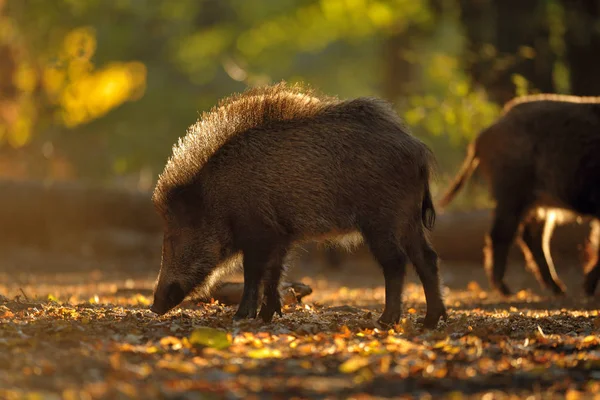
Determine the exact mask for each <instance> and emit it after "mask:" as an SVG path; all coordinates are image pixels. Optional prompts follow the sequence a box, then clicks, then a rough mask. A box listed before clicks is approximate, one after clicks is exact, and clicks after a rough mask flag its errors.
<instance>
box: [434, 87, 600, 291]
mask: <svg viewBox="0 0 600 400" xmlns="http://www.w3.org/2000/svg"><path fill="white" fill-rule="evenodd" d="M478 167H479V169H480V170H481V172H482V173H483V176H484V178H485V179H486V180H487V181H488V183H489V188H490V192H491V195H492V197H493V198H494V199H495V201H496V206H495V210H494V219H493V224H492V227H491V230H490V232H489V234H488V235H487V236H486V248H485V262H484V264H485V268H486V271H487V273H488V277H489V280H490V283H491V285H492V287H493V288H495V289H497V290H498V291H500V292H501V293H502V294H504V295H509V294H510V293H511V291H510V289H509V288H508V286H507V285H506V283H505V282H504V274H505V270H506V261H507V255H508V251H509V247H510V245H511V243H512V241H513V240H514V238H515V237H516V238H517V243H518V245H519V247H520V248H521V250H522V252H523V254H524V256H525V259H526V261H527V264H528V266H529V268H530V269H531V270H532V271H533V272H534V274H535V276H536V278H537V280H538V281H539V282H540V284H541V285H542V286H544V287H548V288H550V289H551V290H552V291H553V293H555V294H557V295H558V294H563V293H564V292H565V286H564V284H563V283H562V282H561V281H560V279H559V278H558V276H557V274H556V271H555V269H554V264H553V261H552V257H551V254H550V238H551V236H552V231H553V228H554V226H555V222H556V221H557V216H559V217H560V216H564V217H565V218H566V219H567V220H569V219H572V218H573V216H586V217H590V218H591V219H592V229H591V233H590V240H589V244H590V250H592V251H593V253H591V254H590V257H589V261H588V263H587V266H586V267H585V271H586V272H585V279H584V289H585V293H586V294H588V295H593V294H594V291H595V290H596V286H597V283H598V279H599V278H600V262H599V260H600V258H599V257H598V242H599V240H600V222H599V221H598V218H600V98H596V97H577V96H566V95H552V94H540V95H530V96H524V97H518V98H515V99H513V100H511V101H510V102H508V103H507V104H506V105H505V107H504V109H503V114H502V115H501V117H500V118H499V119H498V120H497V121H496V122H495V123H494V124H493V125H491V126H490V127H488V128H487V129H485V130H483V131H482V132H481V133H480V134H479V136H478V137H477V138H476V139H475V140H474V141H473V142H472V143H471V144H470V145H469V147H468V154H467V157H466V159H465V160H464V162H463V165H462V168H461V170H460V172H459V173H458V175H457V176H456V178H455V179H454V181H453V183H452V184H451V185H450V187H449V188H448V190H447V192H446V194H445V195H444V197H443V198H442V200H441V201H440V202H439V206H441V207H445V206H446V205H447V204H449V203H450V201H451V200H452V199H453V198H454V196H455V195H456V194H457V193H458V191H459V190H460V188H461V187H462V186H463V184H464V183H465V182H466V181H467V180H468V179H469V177H470V176H471V174H472V173H473V172H474V171H475V169H477V168H478ZM544 215H548V216H549V218H546V219H545V218H544ZM544 219H545V227H544V226H543V223H544ZM540 221H541V223H540Z"/></svg>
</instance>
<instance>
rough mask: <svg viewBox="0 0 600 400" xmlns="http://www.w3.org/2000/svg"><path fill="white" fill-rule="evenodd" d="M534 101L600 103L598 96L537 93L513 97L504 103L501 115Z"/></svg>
mask: <svg viewBox="0 0 600 400" xmlns="http://www.w3.org/2000/svg"><path fill="white" fill-rule="evenodd" d="M534 101H555V102H563V103H580V104H597V103H600V97H598V96H572V95H569V94H556V93H539V94H530V95H525V96H519V97H515V98H513V99H511V100H509V101H507V102H506V103H505V104H504V107H503V109H502V115H504V114H506V113H507V112H508V111H509V110H510V109H511V108H513V107H516V106H518V105H519V104H523V103H531V102H534Z"/></svg>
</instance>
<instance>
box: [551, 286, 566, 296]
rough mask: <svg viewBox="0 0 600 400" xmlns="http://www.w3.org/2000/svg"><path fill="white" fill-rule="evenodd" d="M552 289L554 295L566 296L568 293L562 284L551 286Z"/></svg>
mask: <svg viewBox="0 0 600 400" xmlns="http://www.w3.org/2000/svg"><path fill="white" fill-rule="evenodd" d="M551 290H552V294H553V295H554V296H556V297H563V296H565V295H566V294H567V293H566V291H565V289H563V288H562V287H560V286H553V287H552V288H551Z"/></svg>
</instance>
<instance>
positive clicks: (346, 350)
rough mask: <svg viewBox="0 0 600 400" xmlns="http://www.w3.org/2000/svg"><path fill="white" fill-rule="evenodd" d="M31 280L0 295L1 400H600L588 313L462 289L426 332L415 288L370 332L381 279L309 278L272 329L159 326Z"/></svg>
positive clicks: (552, 302)
mask: <svg viewBox="0 0 600 400" xmlns="http://www.w3.org/2000/svg"><path fill="white" fill-rule="evenodd" d="M473 268H477V267H473ZM331 274H334V273H331ZM466 275H467V276H468V274H466ZM109 278H110V274H109V273H107V274H105V279H106V280H108V279H109ZM369 279H370V281H369ZM32 280H33V282H34V283H33V284H30V285H29V286H28V287H27V288H26V289H24V292H25V293H27V296H26V297H25V296H23V295H22V294H21V293H20V292H21V290H20V288H18V287H13V286H11V285H10V281H8V280H6V279H2V281H0V290H1V291H2V292H3V293H13V295H12V296H2V297H0V398H2V399H28V398H31V399H38V398H39V399H47V398H48V399H54V398H55V399H105V398H106V399H109V398H110V399H112V398H142V399H147V398H173V399H175V398H177V399H179V398H197V397H195V396H196V395H199V394H201V395H202V398H204V397H207V398H340V397H341V398H350V397H352V398H356V399H358V398H386V397H401V398H443V397H445V398H450V399H466V398H478V399H480V398H485V399H503V398H506V399H509V398H531V399H537V398H549V397H556V398H568V399H579V398H581V399H583V398H594V396H596V398H599V396H598V395H596V394H595V393H599V392H600V383H599V381H600V337H599V334H600V317H599V314H598V305H597V304H598V303H597V301H595V300H588V299H583V298H577V297H571V298H567V299H563V300H556V299H552V298H550V297H544V296H540V295H535V294H534V292H533V291H532V290H529V289H527V290H522V291H521V292H519V293H518V294H517V295H515V296H514V297H513V298H512V299H510V300H502V299H500V298H499V297H497V296H495V295H494V294H492V293H489V292H486V291H485V289H484V288H485V287H486V285H485V281H479V282H476V281H469V282H467V283H465V285H463V286H462V289H453V290H452V291H451V292H450V293H449V294H448V296H447V298H446V301H447V304H448V309H449V315H450V318H449V320H448V322H447V323H441V324H440V326H439V327H438V329H436V330H433V331H424V330H423V329H422V328H421V326H420V325H419V324H418V323H417V319H418V318H419V317H422V316H423V315H424V313H425V303H424V297H423V293H422V288H421V287H420V285H418V284H417V283H416V281H414V280H413V281H411V282H410V283H408V284H407V288H406V293H405V302H404V310H405V312H404V314H403V318H402V320H401V321H400V323H399V324H397V325H396V326H394V327H391V328H390V327H383V326H380V325H379V324H378V323H377V322H376V319H377V317H378V316H379V314H380V312H381V309H382V303H383V292H384V289H383V287H382V281H381V277H380V276H378V275H377V276H374V277H372V278H365V277H364V276H363V277H361V278H360V281H361V283H363V284H364V287H363V288H361V287H348V286H343V285H340V284H339V281H340V280H338V276H336V275H330V276H329V277H327V276H325V277H323V278H322V279H321V280H317V279H316V278H312V279H311V278H309V277H308V275H307V276H305V277H303V278H302V280H303V282H304V283H305V284H306V285H307V286H312V287H313V288H315V290H314V292H313V293H312V294H311V295H310V296H309V297H307V298H306V299H304V300H303V302H301V303H294V302H292V301H287V302H286V303H287V305H286V306H284V309H283V317H282V318H278V317H275V319H274V320H273V322H272V323H270V324H264V323H262V322H261V321H260V320H249V321H240V322H233V321H232V316H233V314H234V313H235V310H236V306H235V305H225V304H223V303H221V302H219V301H218V300H217V301H215V300H212V301H207V302H191V303H190V302H188V303H186V304H184V305H183V306H182V307H179V308H177V309H175V310H173V311H171V312H170V313H168V314H166V315H164V316H161V317H159V316H156V315H155V314H153V313H151V312H150V311H149V310H148V305H149V304H151V301H152V299H151V292H150V293H148V291H147V290H146V291H144V290H136V289H135V288H133V289H132V288H131V287H128V288H126V289H127V290H121V291H120V290H117V289H118V288H117V289H115V288H113V289H111V290H112V291H104V292H101V291H97V290H96V289H97V287H95V288H86V287H84V286H83V285H84V284H82V288H80V290H79V291H78V294H76V295H74V294H72V293H67V292H65V291H64V290H63V289H62V287H61V285H59V284H57V285H56V286H55V287H54V288H53V289H54V290H52V291H47V289H48V288H52V285H50V284H47V283H45V282H44V283H43V285H44V286H43V287H44V289H41V290H39V291H37V292H36V284H35V279H34V278H32ZM336 282H338V283H336ZM370 283H372V285H370V286H368V285H369V284H370ZM147 285H148V287H149V286H150V285H151V279H148V280H147ZM129 286H131V285H129ZM71 289H72V288H71ZM482 293H485V295H482ZM505 303H506V304H505Z"/></svg>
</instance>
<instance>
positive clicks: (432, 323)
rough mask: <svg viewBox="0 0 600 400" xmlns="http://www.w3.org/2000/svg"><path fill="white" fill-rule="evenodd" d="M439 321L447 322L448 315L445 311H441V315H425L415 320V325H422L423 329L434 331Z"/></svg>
mask: <svg viewBox="0 0 600 400" xmlns="http://www.w3.org/2000/svg"><path fill="white" fill-rule="evenodd" d="M440 319H442V320H444V321H447V320H448V313H447V312H446V310H444V311H442V312H441V313H436V314H427V315H425V318H419V319H417V323H419V324H422V325H423V327H424V328H425V329H435V328H437V325H438V322H439V321H440Z"/></svg>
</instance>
